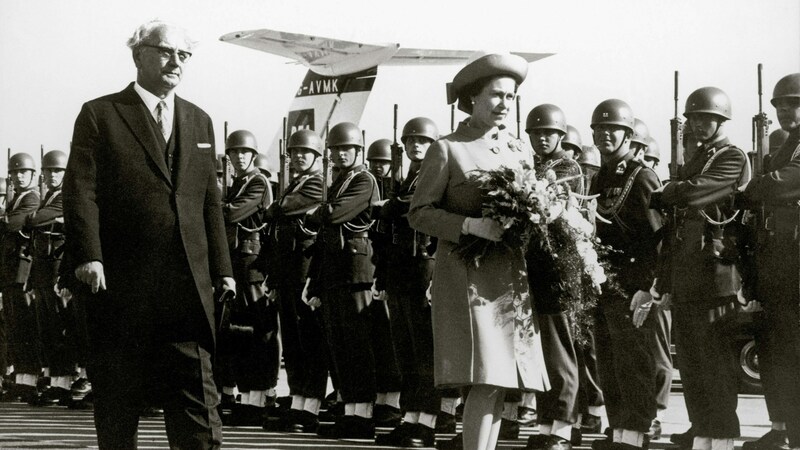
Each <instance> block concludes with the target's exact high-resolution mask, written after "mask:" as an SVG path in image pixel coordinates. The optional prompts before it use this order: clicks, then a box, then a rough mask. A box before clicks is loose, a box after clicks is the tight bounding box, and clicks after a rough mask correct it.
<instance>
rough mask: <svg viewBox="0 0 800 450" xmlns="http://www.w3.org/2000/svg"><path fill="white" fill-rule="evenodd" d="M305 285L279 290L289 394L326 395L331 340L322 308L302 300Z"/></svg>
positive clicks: (308, 396)
mask: <svg viewBox="0 0 800 450" xmlns="http://www.w3.org/2000/svg"><path fill="white" fill-rule="evenodd" d="M302 293H303V286H298V285H294V286H288V285H287V286H282V287H280V288H279V290H278V298H279V306H280V310H279V311H280V319H281V327H280V328H281V344H282V346H283V361H284V364H285V365H286V379H287V381H288V384H289V394H290V395H300V396H303V397H307V398H318V399H323V398H325V388H326V387H327V383H328V358H329V355H328V343H327V342H326V340H325V333H324V329H323V326H322V313H321V311H320V310H315V311H312V310H311V308H310V307H309V306H308V305H306V304H305V303H303V300H302Z"/></svg>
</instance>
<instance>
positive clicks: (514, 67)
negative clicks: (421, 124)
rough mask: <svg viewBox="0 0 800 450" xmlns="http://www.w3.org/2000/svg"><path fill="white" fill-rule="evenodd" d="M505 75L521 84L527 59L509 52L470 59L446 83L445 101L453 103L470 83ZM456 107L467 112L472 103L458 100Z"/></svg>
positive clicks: (526, 67)
mask: <svg viewBox="0 0 800 450" xmlns="http://www.w3.org/2000/svg"><path fill="white" fill-rule="evenodd" d="M502 75H507V76H509V77H511V78H513V79H514V80H516V82H517V84H522V82H523V81H525V77H526V76H527V75H528V61H526V60H525V58H523V57H521V56H517V55H512V54H509V53H506V54H502V53H493V54H489V55H485V56H481V57H480V58H478V59H476V60H475V61H472V62H471V63H469V64H467V65H466V66H464V67H463V68H462V69H461V70H459V71H458V73H457V74H456V76H455V77H453V81H452V82H451V83H447V103H448V104H451V103H454V102H455V101H456V100H458V99H459V97H460V96H461V94H462V93H463V91H464V88H466V87H468V86H470V85H471V84H472V83H474V82H476V81H478V80H480V79H482V78H487V77H494V76H502ZM458 109H460V110H461V111H464V112H465V113H467V114H471V113H472V104H470V103H469V102H465V101H460V102H458Z"/></svg>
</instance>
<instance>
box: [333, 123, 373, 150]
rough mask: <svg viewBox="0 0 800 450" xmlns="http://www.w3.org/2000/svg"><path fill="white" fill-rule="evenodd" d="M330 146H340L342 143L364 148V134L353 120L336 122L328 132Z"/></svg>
mask: <svg viewBox="0 0 800 450" xmlns="http://www.w3.org/2000/svg"><path fill="white" fill-rule="evenodd" d="M326 145H327V146H328V148H332V147H338V146H341V145H354V146H356V147H358V148H362V149H363V148H364V136H363V135H362V134H361V130H360V129H359V128H358V126H357V125H356V124H354V123H352V122H342V123H339V124H336V125H335V126H334V127H333V128H331V130H330V131H329V132H328V142H327V143H326Z"/></svg>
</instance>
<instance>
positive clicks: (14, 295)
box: [2, 284, 43, 375]
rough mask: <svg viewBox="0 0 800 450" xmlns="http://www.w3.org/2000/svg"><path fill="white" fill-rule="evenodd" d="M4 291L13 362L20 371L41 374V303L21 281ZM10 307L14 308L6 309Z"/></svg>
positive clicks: (10, 353)
mask: <svg viewBox="0 0 800 450" xmlns="http://www.w3.org/2000/svg"><path fill="white" fill-rule="evenodd" d="M2 293H3V308H4V309H3V310H4V311H5V316H6V321H7V322H6V323H7V326H8V353H9V359H10V364H13V365H14V371H15V372H17V373H27V374H35V375H38V374H39V372H41V370H42V367H43V355H42V345H41V338H40V336H39V323H40V317H39V315H40V311H39V302H38V300H37V299H36V298H35V296H33V295H31V293H29V292H24V291H23V289H22V285H19V284H14V285H11V286H6V287H5V288H3V291H2ZM7 306H10V308H9V309H8V310H7V311H6V309H5V308H6V307H7Z"/></svg>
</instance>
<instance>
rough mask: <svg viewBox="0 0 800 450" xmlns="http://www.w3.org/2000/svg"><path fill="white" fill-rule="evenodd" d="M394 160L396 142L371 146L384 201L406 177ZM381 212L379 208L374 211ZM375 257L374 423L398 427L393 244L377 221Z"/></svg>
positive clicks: (387, 229)
mask: <svg viewBox="0 0 800 450" xmlns="http://www.w3.org/2000/svg"><path fill="white" fill-rule="evenodd" d="M391 160H392V141H390V140H388V139H378V140H377V141H375V142H373V143H372V144H370V146H369V149H368V150H367V162H368V163H369V171H370V173H372V175H374V176H375V179H376V180H377V181H378V188H379V191H380V195H381V198H382V199H385V198H388V197H389V193H390V192H391V190H392V187H393V186H392V177H402V174H392V173H390V171H391V169H390V166H391ZM374 212H375V213H378V209H377V208H376V209H375V210H374ZM369 238H370V240H371V241H372V248H373V251H374V254H373V256H372V262H373V264H375V284H374V287H373V300H374V301H373V302H372V303H370V305H369V306H368V309H369V312H370V316H371V317H372V337H373V341H372V344H373V349H374V350H375V370H376V377H377V385H376V386H377V389H378V395H377V397H376V399H375V408H374V411H373V416H372V417H373V420H374V421H375V425H376V426H381V427H396V426H398V425H399V424H400V418H401V415H400V389H401V387H402V379H401V373H400V366H399V363H398V360H397V355H396V353H395V349H394V345H393V341H394V339H393V337H392V327H391V323H390V321H389V309H388V306H387V305H386V288H387V282H388V280H389V271H390V270H391V265H390V263H389V260H390V255H389V252H390V251H391V249H390V246H391V241H392V229H391V224H390V223H389V222H387V221H385V220H380V219H378V220H376V222H375V224H374V225H373V226H372V228H370V230H369Z"/></svg>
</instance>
